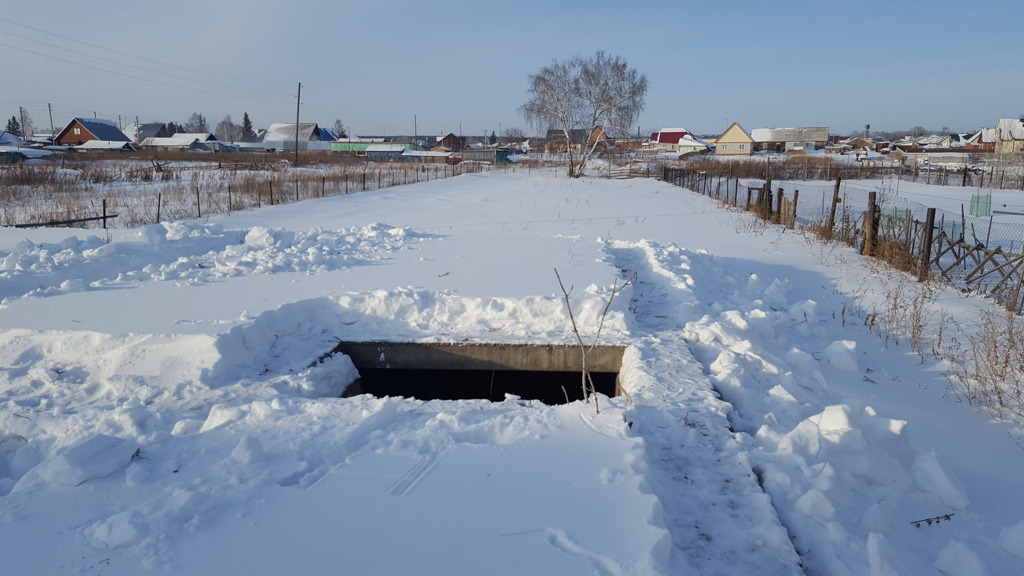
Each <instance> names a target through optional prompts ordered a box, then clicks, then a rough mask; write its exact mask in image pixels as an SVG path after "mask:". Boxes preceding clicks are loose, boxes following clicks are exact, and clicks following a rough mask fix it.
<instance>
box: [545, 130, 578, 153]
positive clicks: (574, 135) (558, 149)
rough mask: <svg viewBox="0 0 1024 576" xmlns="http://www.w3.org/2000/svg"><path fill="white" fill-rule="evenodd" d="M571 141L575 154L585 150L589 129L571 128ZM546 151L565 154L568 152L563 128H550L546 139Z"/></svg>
mask: <svg viewBox="0 0 1024 576" xmlns="http://www.w3.org/2000/svg"><path fill="white" fill-rule="evenodd" d="M569 141H570V143H571V145H572V149H573V150H572V151H573V153H574V154H579V153H580V152H581V151H582V150H583V145H584V143H586V141H587V131H586V130H583V129H574V130H569ZM544 152H546V153H548V154H565V153H566V152H568V150H567V149H566V145H565V133H564V132H562V131H561V130H548V132H547V135H546V137H545V139H544Z"/></svg>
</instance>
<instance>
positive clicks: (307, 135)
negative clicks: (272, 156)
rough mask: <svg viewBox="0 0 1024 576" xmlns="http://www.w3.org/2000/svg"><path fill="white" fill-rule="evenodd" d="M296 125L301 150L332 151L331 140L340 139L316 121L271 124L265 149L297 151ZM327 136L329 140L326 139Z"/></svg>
mask: <svg viewBox="0 0 1024 576" xmlns="http://www.w3.org/2000/svg"><path fill="white" fill-rule="evenodd" d="M296 127H298V130H297V131H298V141H297V142H298V146H299V150H327V151H330V150H331V142H332V141H334V140H337V139H338V137H337V136H334V133H333V132H331V131H330V130H326V131H325V130H322V129H321V128H320V127H319V126H317V124H316V123H315V122H300V123H299V124H297V125H296V124H295V123H294V122H292V123H288V124H284V123H282V124H271V125H270V128H267V132H266V134H264V136H263V148H264V149H265V150H277V151H284V150H291V151H295V145H296V138H295V134H296ZM325 132H326V133H325ZM325 137H326V138H329V140H324V138H325ZM332 137H333V138H332Z"/></svg>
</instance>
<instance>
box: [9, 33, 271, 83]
mask: <svg viewBox="0 0 1024 576" xmlns="http://www.w3.org/2000/svg"><path fill="white" fill-rule="evenodd" d="M0 34H6V35H8V36H13V37H15V38H20V39H22V40H27V41H29V42H34V43H36V44H42V45H43V46H48V47H50V48H56V49H57V50H64V51H66V52H71V53H72V54H77V55H79V56H85V57H87V58H95V59H96V60H101V61H103V62H109V63H111V64H117V65H118V66H125V67H127V68H133V69H135V70H142V71H143V72H150V73H153V74H162V75H164V76H170V77H172V78H179V79H182V80H188V81H190V82H195V81H196V79H194V78H190V77H188V76H182V75H181V74H173V73H170V72H161V71H159V70H153V69H151V68H144V67H142V66H135V65H134V64H126V63H124V62H119V61H117V60H111V59H110V58H103V57H102V56H95V55H93V54H87V53H85V52H80V51H78V50H72V49H71V48H65V47H63V46H58V45H56V44H50V43H49V42H43V41H41V40H36V39H34V38H29V37H27V36H22V35H20V34H14V33H11V32H5V31H2V30H0ZM202 82H204V83H206V84H212V85H214V86H220V87H222V88H228V89H230V90H244V91H246V92H262V93H264V94H270V95H273V96H284V95H283V94H281V93H279V92H270V91H269V90H259V89H255V88H243V87H241V86H231V85H228V84H218V83H215V82H210V81H207V80H204V81H202Z"/></svg>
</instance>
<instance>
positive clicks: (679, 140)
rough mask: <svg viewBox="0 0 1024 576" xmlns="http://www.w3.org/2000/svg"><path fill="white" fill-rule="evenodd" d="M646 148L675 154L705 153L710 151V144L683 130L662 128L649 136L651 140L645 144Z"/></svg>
mask: <svg viewBox="0 0 1024 576" xmlns="http://www.w3.org/2000/svg"><path fill="white" fill-rule="evenodd" d="M647 147H648V148H653V149H656V150H662V151H665V152H673V153H677V154H691V153H693V152H706V151H707V150H709V149H711V145H710V144H708V143H707V142H705V141H703V140H701V139H700V138H698V137H696V136H694V135H693V134H692V133H690V131H689V130H687V129H685V128H662V129H661V130H660V131H658V132H655V133H654V134H651V140H650V141H649V142H648V143H647Z"/></svg>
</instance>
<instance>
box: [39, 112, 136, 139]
mask: <svg viewBox="0 0 1024 576" xmlns="http://www.w3.org/2000/svg"><path fill="white" fill-rule="evenodd" d="M92 140H98V141H101V142H127V143H131V138H129V137H128V136H126V135H125V133H124V132H121V130H119V129H118V128H117V126H116V125H115V124H114V123H113V122H111V121H110V120H99V119H96V118H74V119H72V120H71V122H68V125H67V126H65V127H64V129H63V130H61V131H60V133H59V134H57V137H56V138H54V139H53V143H54V144H56V145H57V146H80V145H82V144H85V143H86V142H89V141H92Z"/></svg>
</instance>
